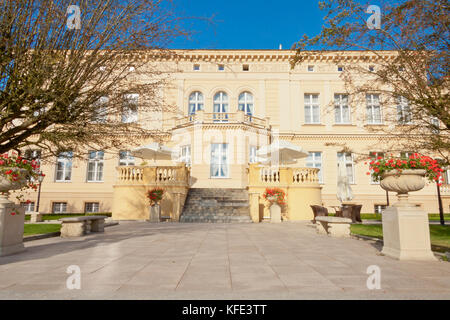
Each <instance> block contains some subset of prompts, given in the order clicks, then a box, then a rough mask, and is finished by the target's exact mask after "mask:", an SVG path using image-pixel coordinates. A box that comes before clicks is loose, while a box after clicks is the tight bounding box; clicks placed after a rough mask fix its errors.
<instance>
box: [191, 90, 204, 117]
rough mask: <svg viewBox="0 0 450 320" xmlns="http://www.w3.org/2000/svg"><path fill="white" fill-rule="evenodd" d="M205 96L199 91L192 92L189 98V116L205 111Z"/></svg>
mask: <svg viewBox="0 0 450 320" xmlns="http://www.w3.org/2000/svg"><path fill="white" fill-rule="evenodd" d="M203 101H204V100H203V94H202V93H201V92H199V91H195V92H192V93H191V95H190V96H189V114H195V112H196V111H198V110H203V105H204V102H203Z"/></svg>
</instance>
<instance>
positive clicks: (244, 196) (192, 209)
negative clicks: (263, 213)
mask: <svg viewBox="0 0 450 320" xmlns="http://www.w3.org/2000/svg"><path fill="white" fill-rule="evenodd" d="M180 222H235V223H236V222H237V223H251V222H252V220H251V218H250V207H249V203H248V192H247V190H246V189H212V188H208V189H201V188H191V189H189V193H188V195H187V198H186V202H185V204H184V209H183V213H182V215H181V217H180Z"/></svg>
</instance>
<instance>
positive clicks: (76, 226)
mask: <svg viewBox="0 0 450 320" xmlns="http://www.w3.org/2000/svg"><path fill="white" fill-rule="evenodd" d="M105 218H107V217H106V216H81V217H73V218H62V219H59V221H61V237H63V238H69V237H81V236H84V235H85V234H87V233H89V232H104V231H105Z"/></svg>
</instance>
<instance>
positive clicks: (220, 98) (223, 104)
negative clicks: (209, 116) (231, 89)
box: [213, 91, 229, 122]
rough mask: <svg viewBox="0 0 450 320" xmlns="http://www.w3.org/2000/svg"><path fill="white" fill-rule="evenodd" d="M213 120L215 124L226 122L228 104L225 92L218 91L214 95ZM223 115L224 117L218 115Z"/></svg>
mask: <svg viewBox="0 0 450 320" xmlns="http://www.w3.org/2000/svg"><path fill="white" fill-rule="evenodd" d="M213 101H214V103H213V106H214V109H213V118H214V121H215V122H228V113H229V109H228V106H229V103H228V94H227V93H226V92H225V91H219V92H217V93H216V94H215V95H214V100H213ZM221 113H223V114H225V115H224V116H222V115H220V114H221Z"/></svg>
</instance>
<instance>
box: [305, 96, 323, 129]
mask: <svg viewBox="0 0 450 320" xmlns="http://www.w3.org/2000/svg"><path fill="white" fill-rule="evenodd" d="M315 96H317V102H314V97H315ZM319 98H320V95H319V94H318V93H305V95H304V105H305V108H304V111H305V124H320V102H319ZM307 109H310V113H309V119H308V117H307V113H306V110H307ZM314 109H317V114H318V119H317V121H314Z"/></svg>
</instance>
